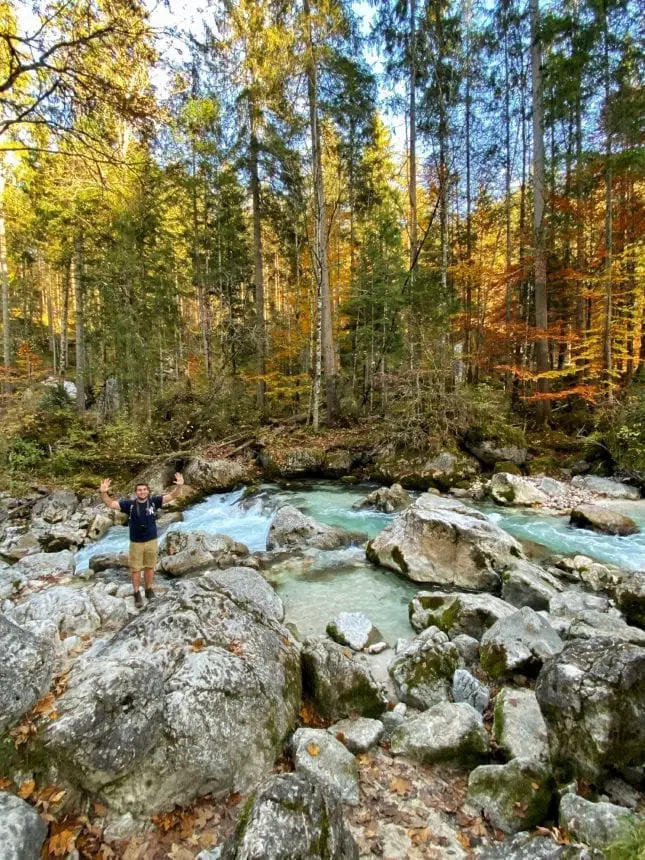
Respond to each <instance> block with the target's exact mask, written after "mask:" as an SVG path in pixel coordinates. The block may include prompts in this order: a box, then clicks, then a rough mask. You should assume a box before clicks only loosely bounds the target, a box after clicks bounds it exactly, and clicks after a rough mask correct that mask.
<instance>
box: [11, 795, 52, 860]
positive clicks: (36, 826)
mask: <svg viewBox="0 0 645 860" xmlns="http://www.w3.org/2000/svg"><path fill="white" fill-rule="evenodd" d="M46 836H47V825H46V824H45V822H44V821H43V819H42V818H41V817H40V815H38V813H37V812H36V810H35V809H34V807H33V806H30V805H29V804H28V803H26V801H24V800H21V799H20V798H19V797H15V796H14V795H13V794H8V793H7V792H6V791H0V847H1V852H2V860H38V858H39V857H40V852H41V849H42V847H43V843H44V841H45V837H46Z"/></svg>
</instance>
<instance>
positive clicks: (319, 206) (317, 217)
mask: <svg viewBox="0 0 645 860" xmlns="http://www.w3.org/2000/svg"><path fill="white" fill-rule="evenodd" d="M303 9H304V13H305V17H306V20H307V29H308V38H309V59H308V63H307V93H308V96H309V121H310V126H311V155H312V162H313V163H312V167H313V186H314V187H313V192H314V194H313V197H314V241H313V246H312V256H313V260H312V262H313V267H314V272H315V276H316V284H317V288H318V289H319V290H320V301H319V308H320V314H321V319H320V328H321V347H322V363H323V368H324V372H325V391H326V400H327V421H328V422H330V423H331V422H333V421H334V420H335V419H336V417H337V416H338V399H337V390H336V389H337V375H336V351H335V347H334V331H333V327H332V313H331V290H330V286H329V251H328V237H327V218H326V206H325V187H324V183H323V172H322V152H321V146H320V125H319V121H318V68H317V59H316V53H315V47H314V42H313V33H312V26H311V15H310V9H309V0H304V2H303Z"/></svg>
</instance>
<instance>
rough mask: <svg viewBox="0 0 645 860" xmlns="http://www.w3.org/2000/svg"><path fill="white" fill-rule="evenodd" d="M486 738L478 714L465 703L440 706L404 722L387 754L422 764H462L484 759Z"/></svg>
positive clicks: (448, 703) (395, 733)
mask: <svg viewBox="0 0 645 860" xmlns="http://www.w3.org/2000/svg"><path fill="white" fill-rule="evenodd" d="M488 747H489V741H488V735H487V734H486V730H485V729H484V724H483V723H482V718H481V714H479V713H478V712H477V711H476V710H475V709H474V708H471V706H470V705H468V704H466V703H465V702H461V703H458V704H455V703H453V702H441V703H440V704H438V705H434V706H433V707H431V708H428V710H427V711H423V713H421V714H419V715H418V716H417V717H413V718H412V719H407V720H405V722H404V723H403V725H401V726H400V727H399V728H397V729H395V730H394V732H393V733H392V739H391V750H392V752H393V753H394V755H404V756H408V757H409V758H412V759H415V760H417V761H421V762H424V763H425V764H434V763H435V762H441V761H456V762H460V763H464V764H472V763H473V762H477V761H482V759H485V758H486V757H487V756H488Z"/></svg>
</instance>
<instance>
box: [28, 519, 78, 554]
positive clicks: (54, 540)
mask: <svg viewBox="0 0 645 860" xmlns="http://www.w3.org/2000/svg"><path fill="white" fill-rule="evenodd" d="M86 535H87V532H86V530H85V529H78V528H74V526H72V525H69V524H67V523H56V524H55V525H52V526H49V527H48V528H47V529H46V530H45V531H43V532H40V533H39V541H40V545H41V546H42V548H43V549H44V550H45V552H60V551H61V550H63V549H69V550H71V551H72V552H76V550H77V549H78V548H79V547H80V546H82V545H83V543H84V542H85V537H86Z"/></svg>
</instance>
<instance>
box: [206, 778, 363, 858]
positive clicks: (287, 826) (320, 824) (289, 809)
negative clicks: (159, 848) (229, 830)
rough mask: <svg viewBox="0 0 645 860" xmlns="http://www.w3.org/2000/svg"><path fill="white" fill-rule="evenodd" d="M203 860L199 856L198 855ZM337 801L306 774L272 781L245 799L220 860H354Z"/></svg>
mask: <svg viewBox="0 0 645 860" xmlns="http://www.w3.org/2000/svg"><path fill="white" fill-rule="evenodd" d="M200 856H201V855H200ZM358 856H359V853H358V847H357V845H356V843H355V842H354V837H353V836H352V834H351V832H350V830H349V828H348V827H347V825H346V824H345V820H344V818H343V807H342V804H341V801H340V800H339V798H338V797H337V796H336V795H335V794H334V793H333V792H331V791H330V790H329V789H328V788H327V787H326V786H325V785H324V784H323V783H321V782H320V780H319V779H312V778H311V777H308V776H306V775H305V774H304V773H280V774H275V775H272V776H270V777H269V778H268V779H267V780H266V781H265V782H263V783H262V784H261V785H260V786H259V787H258V789H257V790H256V791H255V792H254V794H253V795H251V797H250V798H249V799H248V801H247V803H246V806H245V810H244V813H243V815H242V816H241V817H240V821H239V822H238V825H237V828H236V830H235V833H234V834H233V835H232V836H231V837H230V838H229V839H228V840H227V841H226V842H225V844H224V846H223V849H222V853H221V855H220V858H221V860H254V858H262V860H297V858H304V857H307V858H310V860H358Z"/></svg>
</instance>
